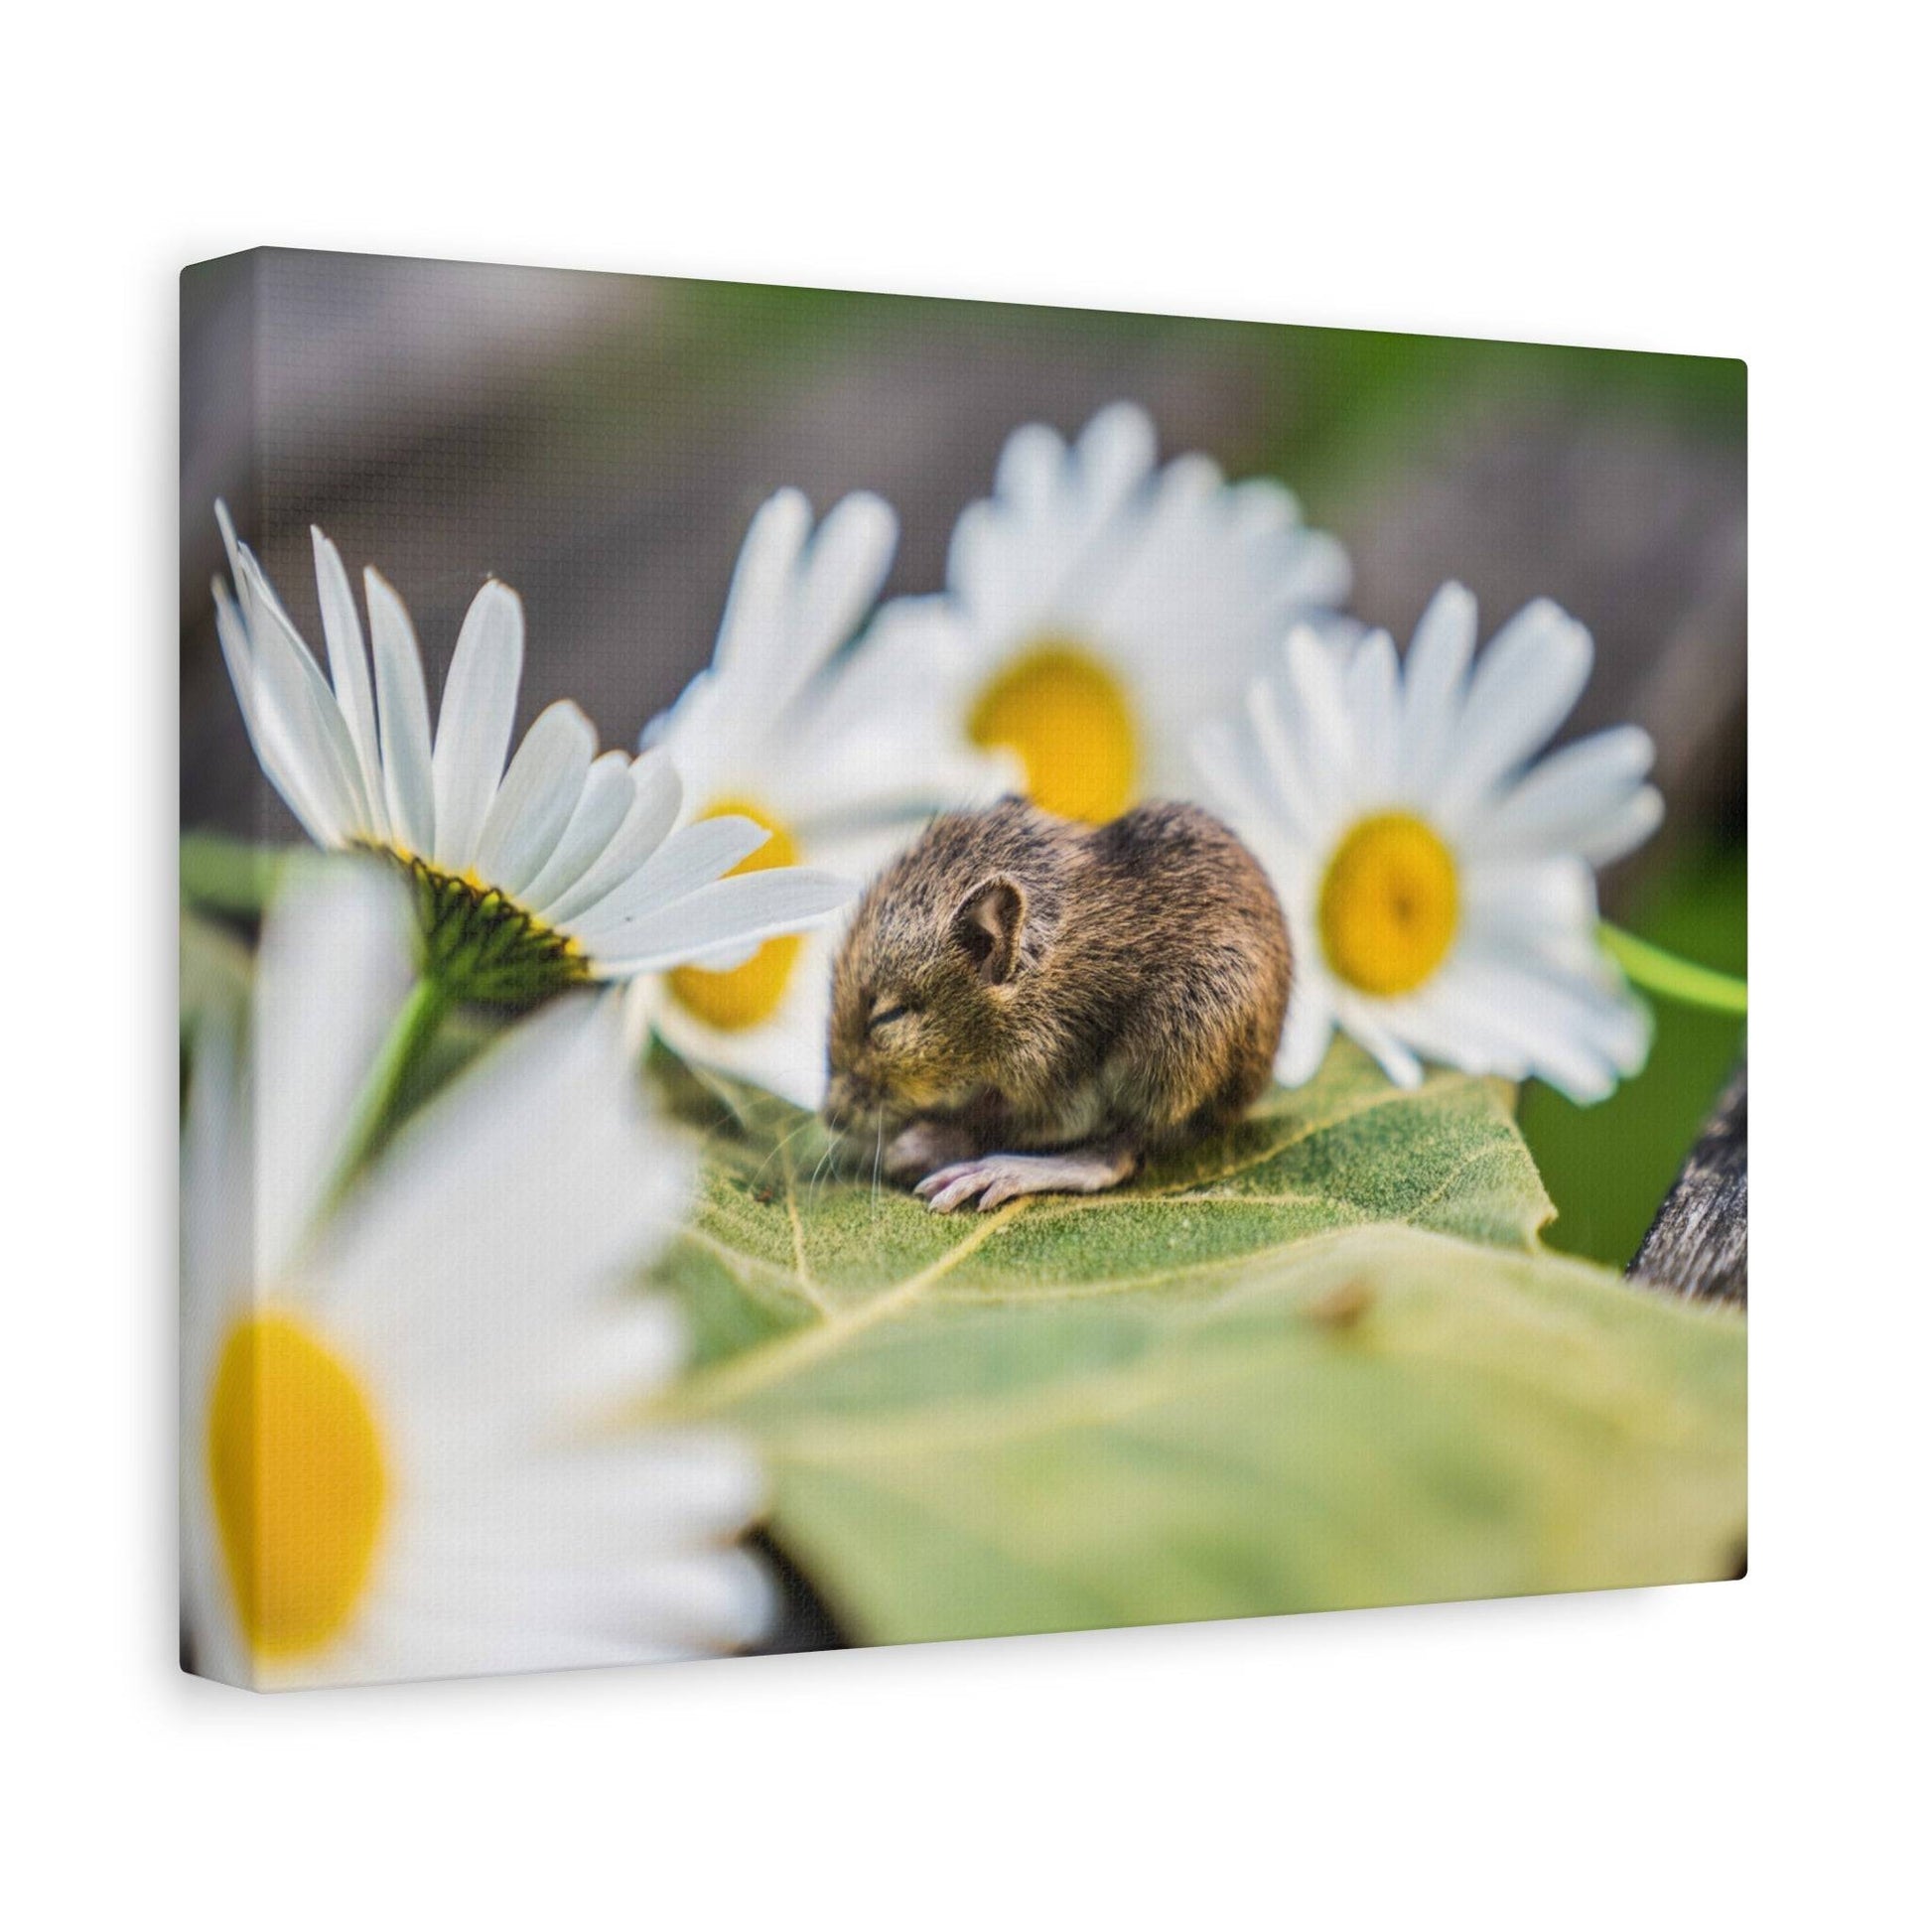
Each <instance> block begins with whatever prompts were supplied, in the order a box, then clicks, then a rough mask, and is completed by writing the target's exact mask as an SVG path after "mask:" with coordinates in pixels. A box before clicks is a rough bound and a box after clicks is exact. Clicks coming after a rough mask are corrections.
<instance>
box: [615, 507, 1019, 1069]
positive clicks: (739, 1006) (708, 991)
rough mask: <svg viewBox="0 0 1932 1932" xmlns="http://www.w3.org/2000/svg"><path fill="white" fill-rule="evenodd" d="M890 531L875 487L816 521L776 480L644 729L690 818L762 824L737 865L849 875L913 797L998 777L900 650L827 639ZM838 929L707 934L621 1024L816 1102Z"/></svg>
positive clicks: (890, 851) (869, 585) (871, 574)
mask: <svg viewBox="0 0 1932 1932" xmlns="http://www.w3.org/2000/svg"><path fill="white" fill-rule="evenodd" d="M896 541H897V522H896V520H895V518H894V516H893V512H892V510H891V509H890V508H889V507H888V506H887V505H886V504H885V503H883V502H882V501H880V499H879V498H878V497H876V496H871V495H866V494H858V495H852V496H848V497H846V498H845V500H844V501H843V502H841V503H839V504H838V505H836V507H834V508H833V509H832V510H831V512H830V513H829V514H828V515H827V516H826V517H825V518H824V520H823V521H822V522H821V523H820V524H819V526H818V528H817V530H816V532H814V530H813V527H812V514H811V508H810V505H809V504H808V503H807V502H806V500H805V498H804V497H803V496H802V495H801V494H800V493H799V492H798V491H797V490H794V489H786V490H781V491H779V492H778V494H777V495H775V496H773V497H772V498H771V499H770V500H769V501H768V502H766V503H765V504H764V505H763V506H762V508H760V509H759V512H758V514H757V516H756V517H754V518H753V521H752V526H751V529H750V530H749V532H748V533H747V535H746V538H745V544H744V548H743V549H742V551H741V552H740V554H739V559H738V565H737V569H736V571H735V572H734V574H733V578H732V587H731V595H730V598H729V600H728V602H727V604H726V607H725V616H724V621H723V623H722V625H721V626H720V630H719V635H718V645H717V650H716V652H715V653H714V655H713V658H712V662H711V665H710V668H709V669H707V670H705V671H702V672H700V673H699V674H698V676H697V677H695V678H694V679H693V680H692V681H691V683H690V684H689V685H688V686H687V687H686V688H685V690H684V692H683V694H682V696H680V697H679V699H678V701H677V703H676V704H675V705H674V706H673V707H672V708H671V710H669V711H668V712H666V713H665V714H664V715H663V716H662V717H660V718H658V719H657V720H655V721H654V722H653V723H652V725H651V726H650V727H649V729H648V730H647V731H646V732H645V734H644V740H645V744H646V745H647V746H650V747H652V748H654V749H655V750H656V751H657V752H658V753H660V754H661V753H664V752H668V753H669V754H670V756H671V757H672V758H673V759H675V760H676V763H677V766H678V769H679V770H680V771H681V772H683V774H684V778H685V787H684V806H683V815H684V819H685V821H686V822H687V824H690V825H691V826H692V829H693V831H702V830H703V829H704V827H705V825H706V824H708V823H709V822H710V821H712V820H713V819H715V818H717V817H718V816H719V815H721V814H722V815H725V817H726V821H727V822H743V821H746V820H750V821H752V822H754V823H756V824H758V825H760V826H762V827H764V828H765V830H766V831H767V832H768V833H769V835H770V837H769V842H768V843H767V844H766V845H765V846H764V847H763V848H762V849H761V850H760V851H759V852H758V853H757V854H755V855H754V856H752V857H751V858H750V859H748V860H746V861H745V867H744V869H745V870H746V871H747V872H753V871H754V870H755V869H757V868H762V867H768V866H776V865H793V864H799V863H806V864H811V865H814V866H823V867H828V868H830V869H832V870H833V871H834V872H836V873H839V874H842V875H844V876H846V877H850V878H855V879H865V878H867V877H870V875H871V874H872V873H874V872H875V871H877V870H878V868H879V867H880V866H882V865H884V864H885V862H886V861H887V860H888V859H890V858H891V857H892V856H893V855H894V853H895V852H897V850H898V848H899V847H900V846H901V845H902V844H903V843H904V842H905V841H906V839H907V838H909V837H910V836H911V835H912V833H913V832H914V831H915V830H916V829H917V825H918V823H919V821H920V819H921V818H922V817H923V816H924V815H925V814H927V813H929V812H931V811H932V810H933V809H935V808H936V807H938V806H940V805H942V804H947V803H959V802H965V801H968V800H970V799H973V798H975V797H987V796H991V795H993V794H995V793H996V792H998V791H999V790H1000V788H1001V787H1002V785H1003V784H1004V782H1005V781H1006V775H1007V774H1006V772H1005V770H1004V768H1003V767H1002V766H1001V764H1000V763H999V762H998V761H997V760H995V759H989V758H987V757H986V756H985V755H984V754H983V753H980V752H977V751H975V750H974V748H973V747H971V746H969V745H965V744H962V743H960V742H959V741H958V739H957V737H956V734H955V733H954V732H953V730H952V727H951V723H950V720H949V719H948V717H947V716H946V714H945V712H944V710H943V709H942V707H941V705H940V702H939V699H940V695H941V694H940V692H939V690H938V688H937V687H936V686H935V684H934V682H933V679H932V677H931V675H930V673H929V671H928V670H927V669H926V668H925V667H923V666H921V665H920V664H919V663H918V662H917V661H916V660H914V659H913V658H911V657H910V656H907V655H905V654H902V653H897V652H890V651H888V652H882V651H880V650H878V649H876V648H874V647H873V645H872V644H871V643H869V642H866V643H861V644H860V645H859V646H858V647H857V648H856V649H853V650H850V651H847V652H845V653H844V654H843V655H837V653H838V652H839V649H840V646H841V645H843V644H845V643H847V642H848V641H849V640H850V639H851V638H852V636H853V635H854V633H855V632H856V631H857V630H858V628H859V626H860V625H861V624H862V623H863V622H864V621H865V619H866V617H867V616H868V614H869V613H870V612H871V611H872V608H873V606H874V603H875V602H876V600H877V598H878V596H879V589H880V586H881V585H882V584H883V583H884V582H885V578H886V572H887V570H888V569H889V568H890V566H891V564H892V559H893V547H894V544H895V543H896ZM686 836H689V834H686ZM836 944H837V932H836V930H835V929H832V928H821V929H820V930H818V931H815V932H810V933H806V934H803V935H802V936H794V937H784V938H778V939H771V940H766V941H765V942H764V943H762V944H761V945H759V946H757V947H752V946H748V945H747V944H744V943H742V942H741V943H739V944H737V945H735V946H729V947H723V948H720V949H718V950H717V951H716V952H714V953H713V954H712V955H711V956H710V957H708V958H707V959H705V960H704V961H703V962H702V963H699V964H694V965H690V966H685V967H683V968H680V969H679V970H678V971H676V972H674V973H671V974H669V975H668V976H667V977H666V979H665V980H664V981H663V982H661V983H660V984H657V985H653V986H650V987H647V988H639V989H638V990H637V991H635V992H634V993H633V994H632V996H631V1005H632V1025H633V1028H641V1027H642V1026H643V1025H644V1024H645V1023H646V1021H648V1022H649V1023H651V1024H654V1025H655V1026H656V1028H657V1031H658V1032H659V1033H660V1034H661V1035H663V1037H664V1038H665V1039H666V1040H667V1041H668V1042H669V1043H670V1044H671V1046H673V1047H674V1048H675V1049H676V1050H677V1051H678V1052H679V1053H681V1054H683V1055H684V1056H685V1057H686V1058H689V1059H693V1060H697V1061H700V1062H702V1063H704V1064H707V1065H711V1066H717V1067H721V1068H723V1069H725V1070H726V1071H728V1072H731V1073H734V1074H737V1075H739V1076H741V1077H742V1078H745V1079H747V1080H751V1081H753V1082H755V1083H757V1084H758V1085H759V1086H763V1087H766V1088H768V1089H770V1090H771V1091H772V1092H775V1093H779V1094H782V1095H783V1096H784V1097H785V1098H786V1099H788V1100H791V1101H794V1102H796V1103H797V1104H798V1105H800V1106H804V1107H815V1106H816V1105H817V1104H818V1102H819V1100H820V1099H821V1098H822V1097H823V1094H824V1089H825V1029H826V1017H827V1013H828V1009H829V1001H830V986H831V960H832V952H833V949H834V948H835V946H836Z"/></svg>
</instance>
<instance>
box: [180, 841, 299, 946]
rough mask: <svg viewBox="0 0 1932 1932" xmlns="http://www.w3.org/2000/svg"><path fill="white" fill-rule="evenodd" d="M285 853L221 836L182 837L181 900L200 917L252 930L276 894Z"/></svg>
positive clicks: (276, 847)
mask: <svg viewBox="0 0 1932 1932" xmlns="http://www.w3.org/2000/svg"><path fill="white" fill-rule="evenodd" d="M287 857H288V853H287V851H286V850H285V849H284V848H282V847H279V846H272V845H252V844H250V843H249V842H248V841H247V840H246V839H232V838H228V837H227V836H225V835H224V834H222V833H220V832H184V833H183V834H182V837H181V896H182V898H183V900H184V901H185V902H186V903H187V904H189V905H192V906H193V907H195V908H196V910H197V911H201V912H210V913H214V914H217V915H219V916H220V917H223V918H229V919H238V920H241V921H243V922H245V923H248V924H252V923H253V922H254V921H255V920H257V919H259V918H260V917H261V914H262V907H263V906H264V905H266V904H267V903H268V898H269V895H270V894H271V893H272V892H273V891H274V889H275V880H276V875H277V874H278V873H279V872H280V870H281V867H282V863H283V861H284V860H285V859H286V858H287Z"/></svg>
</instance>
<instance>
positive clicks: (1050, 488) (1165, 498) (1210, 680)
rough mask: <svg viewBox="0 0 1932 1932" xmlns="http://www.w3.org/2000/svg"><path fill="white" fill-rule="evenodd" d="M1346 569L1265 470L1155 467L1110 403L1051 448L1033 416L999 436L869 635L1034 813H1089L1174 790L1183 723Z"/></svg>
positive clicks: (1106, 813)
mask: <svg viewBox="0 0 1932 1932" xmlns="http://www.w3.org/2000/svg"><path fill="white" fill-rule="evenodd" d="M1348 584H1349V571H1348V559H1347V556H1346V554H1345V553H1344V552H1343V550H1342V547H1341V545H1340V544H1339V543H1338V542H1336V540H1335V539H1334V538H1333V537H1331V536H1326V535H1324V534H1322V533H1321V532H1320V531H1317V530H1311V529H1309V528H1308V527H1307V526H1306V525H1305V524H1304V523H1303V522H1302V518H1301V510H1300V507H1299V506H1298V505H1297V503H1296V500H1295V498H1294V497H1293V496H1292V495H1291V494H1290V493H1289V491H1288V490H1286V489H1285V488H1283V487H1282V485H1281V484H1280V483H1274V482H1272V481H1270V480H1268V479H1265V478H1255V479H1250V480H1249V481H1247V482H1244V483H1226V482H1224V481H1223V480H1222V477H1221V473H1220V471H1219V470H1218V469H1216V467H1215V466H1214V465H1213V464H1212V463H1211V462H1210V461H1209V460H1208V459H1207V458H1206V457H1204V456H1198V455H1194V456H1183V457H1179V458H1177V459H1175V460H1174V461H1173V462H1172V463H1170V464H1169V465H1168V466H1167V467H1166V469H1164V470H1159V471H1157V470H1156V468H1155V434H1154V425H1153V424H1152V423H1151V422H1150V421H1149V419H1148V417H1147V414H1146V412H1145V411H1143V410H1141V409H1139V408H1137V407H1135V406H1134V405H1132V404H1129V403H1116V404H1115V405H1113V406H1112V407H1111V408H1109V409H1105V410H1103V411H1101V413H1100V414H1099V415H1098V416H1096V417H1095V418H1094V419H1093V421H1092V422H1090V423H1089V424H1088V425H1087V427H1086V428H1085V430H1084V431H1082V432H1081V434H1080V437H1079V439H1078V441H1077V442H1075V443H1074V444H1073V445H1072V446H1071V447H1070V448H1069V447H1068V446H1067V445H1066V444H1065V443H1063V442H1062V441H1061V440H1060V438H1059V437H1058V436H1057V435H1056V434H1055V433H1054V432H1053V431H1052V430H1050V429H1048V428H1046V427H1045V426H1044V425H1043V424H1039V423H1033V424H1029V425H1028V426H1027V427H1025V428H1023V429H1019V430H1016V431H1015V432H1014V433H1013V435H1012V436H1011V437H1009V438H1008V440H1007V445H1006V449H1005V451H1004V453H1003V454H1002V456H1001V458H1000V465H999V472H998V475H997V477H996V479H995V483H994V493H993V495H992V496H991V498H989V499H988V500H986V501H984V502H979V503H975V504H973V505H972V506H971V507H970V508H969V509H967V510H966V511H965V513H964V514H963V515H962V516H961V517H960V519H959V523H958V527H957V528H956V529H955V530H954V532H953V539H952V550H951V555H950V558H949V560H948V564H947V572H946V592H945V594H944V595H943V596H940V597H936V598H922V599H906V600H901V601H899V602H898V603H897V604H895V605H892V606H889V607H888V609H887V611H886V612H884V613H882V615H881V620H880V633H881V635H880V647H881V648H882V649H887V650H891V651H894V652H899V653H904V654H906V655H909V656H911V657H913V658H915V659H916V660H917V661H918V662H919V664H920V666H921V668H922V669H923V672H924V674H925V675H926V676H927V677H928V678H936V679H937V680H939V682H940V684H941V686H942V689H943V703H944V707H945V710H946V714H947V716H948V718H949V719H950V721H951V724H952V729H953V731H954V733H955V735H956V738H957V740H958V741H959V742H961V743H970V744H972V745H976V746H979V747H982V748H985V749H988V750H997V751H999V752H1001V753H1003V754H1004V755H1005V756H1006V758H1007V759H1008V760H1009V764H1010V768H1011V769H1012V770H1013V772H1014V775H1015V779H1016V781H1017V782H1019V783H1022V784H1024V786H1025V788H1026V789H1027V790H1028V791H1029V792H1030V793H1031V795H1032V796H1033V797H1034V798H1035V800H1036V801H1037V802H1038V803H1039V804H1041V805H1043V806H1044V807H1046V809H1047V810H1049V811H1055V812H1059V813H1062V814H1063V815H1065V816H1067V817H1069V818H1081V819H1088V820H1092V821H1101V820H1105V819H1109V818H1113V817H1115V816H1116V815H1118V814H1119V813H1120V812H1121V811H1123V810H1124V809H1125V808H1126V807H1127V806H1129V805H1130V804H1132V803H1134V802H1135V801H1136V800H1137V799H1139V798H1144V797H1153V796H1175V795H1180V796H1185V795H1190V794H1192V793H1193V792H1194V791H1195V790H1196V788H1197V787H1196V785H1195V781H1194V773H1193V768H1192V765H1191V763H1190V761H1189V758H1188V747H1189V742H1190V739H1191V736H1192V734H1193V732H1194V730H1195V728H1196V727H1197V726H1199V725H1200V724H1201V723H1203V722H1204V721H1205V720H1207V719H1209V718H1211V717H1214V716H1215V715H1217V714H1218V713H1220V712H1223V711H1225V710H1227V709H1228V708H1229V707H1231V706H1232V705H1233V704H1234V703H1235V702H1236V701H1237V700H1238V697H1239V694H1240V692H1241V690H1242V688H1243V687H1244V686H1245V685H1246V683H1247V682H1248V680H1249V679H1250V678H1251V677H1253V676H1254V675H1255V673H1256V672H1257V670H1258V669H1259V668H1260V665H1261V663H1262V661H1263V658H1264V656H1265V654H1266V652H1267V650H1268V649H1269V648H1270V647H1271V646H1272V645H1273V644H1275V643H1276V642H1277V641H1278V640H1279V639H1280V637H1281V636H1282V634H1283V632H1284V630H1285V629H1286V628H1287V626H1288V624H1289V622H1290V621H1292V620H1294V619H1296V618H1297V617H1307V616H1311V615H1312V614H1318V613H1323V612H1325V611H1327V610H1328V609H1330V608H1331V607H1333V606H1334V605H1336V604H1338V603H1339V602H1340V601H1341V600H1342V599H1343V598H1344V597H1346V595H1347V593H1348Z"/></svg>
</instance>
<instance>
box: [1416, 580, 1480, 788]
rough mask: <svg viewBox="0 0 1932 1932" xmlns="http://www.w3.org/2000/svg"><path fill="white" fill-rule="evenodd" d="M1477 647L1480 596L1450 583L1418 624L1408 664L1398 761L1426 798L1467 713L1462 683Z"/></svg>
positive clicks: (1433, 599)
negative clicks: (1474, 595)
mask: <svg viewBox="0 0 1932 1932" xmlns="http://www.w3.org/2000/svg"><path fill="white" fill-rule="evenodd" d="M1475 647H1476V601H1475V599H1474V598H1473V597H1471V596H1470V595H1469V593H1468V592H1467V591H1465V590H1464V589H1463V588H1462V586H1461V585H1460V584H1445V585H1444V586H1443V588H1442V589H1441V590H1440V591H1438V592H1437V593H1436V595H1435V596H1434V597H1433V598H1431V599H1430V600H1429V607H1428V609H1427V610H1425V611H1424V612H1423V614H1422V618H1421V620H1420V621H1419V622H1418V623H1417V625H1416V634H1415V636H1414V637H1413V639H1411V641H1410V645H1409V658H1408V662H1407V664H1406V665H1405V666H1404V672H1403V692H1402V725H1401V733H1400V739H1401V742H1400V746H1399V748H1398V760H1399V763H1400V768H1401V771H1402V781H1403V784H1404V786H1405V788H1406V789H1407V791H1408V793H1409V795H1410V796H1412V797H1427V796H1428V795H1429V794H1430V792H1431V791H1432V790H1433V788H1434V786H1435V784H1436V781H1437V779H1438V777H1439V776H1440V775H1441V772H1442V766H1443V759H1444V758H1445V756H1446V754H1447V753H1448V750H1449V742H1450V739H1451V736H1452V734H1453V733H1454V731H1455V727H1456V724H1457V721H1458V720H1459V719H1460V718H1461V715H1462V693H1463V686H1464V683H1465V681H1466V679H1467V677H1468V671H1469V660H1470V659H1471V658H1472V657H1473V656H1474V655H1475Z"/></svg>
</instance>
